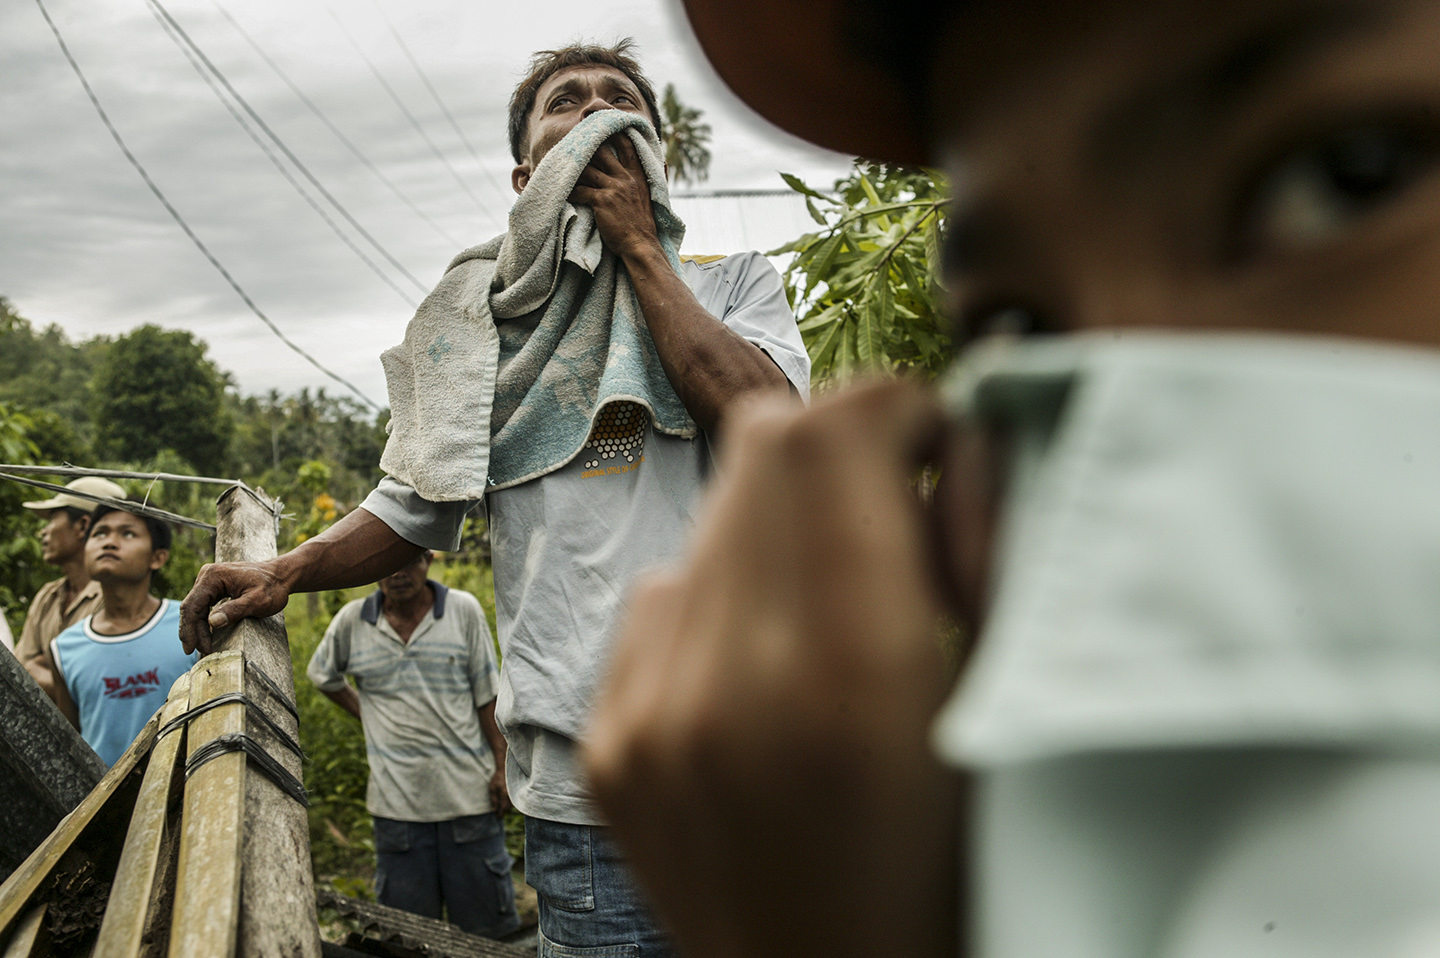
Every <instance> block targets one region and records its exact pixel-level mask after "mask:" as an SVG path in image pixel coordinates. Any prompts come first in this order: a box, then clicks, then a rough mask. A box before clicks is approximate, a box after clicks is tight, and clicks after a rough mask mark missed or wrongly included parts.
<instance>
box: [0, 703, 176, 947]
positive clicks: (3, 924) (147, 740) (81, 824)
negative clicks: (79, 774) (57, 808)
mask: <svg viewBox="0 0 1440 958" xmlns="http://www.w3.org/2000/svg"><path fill="white" fill-rule="evenodd" d="M159 728H160V716H159V715H158V714H157V715H156V716H155V717H154V718H152V719H151V720H150V721H149V722H148V723H146V725H145V727H144V728H143V729H142V730H141V731H140V734H139V735H138V736H137V737H136V738H135V741H134V743H133V744H131V746H130V748H129V749H128V750H126V752H125V754H124V755H122V756H120V760H119V761H117V762H116V763H115V764H114V765H113V766H112V767H111V768H110V771H108V772H106V773H105V777H104V778H102V779H100V784H98V785H96V786H95V788H94V789H92V790H91V792H90V794H88V795H86V796H85V798H84V800H82V801H81V802H80V804H79V805H78V806H76V808H75V810H74V811H73V812H71V813H70V814H69V815H67V816H65V817H64V818H63V819H61V820H60V824H59V825H57V826H56V827H55V830H54V831H53V832H51V833H50V835H49V836H48V837H47V838H46V839H45V840H44V841H43V842H41V844H40V847H39V848H36V849H35V851H34V852H32V853H31V854H30V857H29V858H27V859H25V861H24V862H23V863H21V865H20V867H19V868H17V869H15V871H14V873H12V874H11V875H10V877H9V878H8V879H6V881H5V883H4V884H3V885H0V936H3V935H4V934H5V931H6V930H7V929H8V928H9V927H10V926H11V925H12V924H13V923H14V922H15V920H16V919H17V918H18V917H19V916H20V914H21V912H22V911H24V910H25V906H26V904H27V903H28V902H29V901H30V899H31V897H32V896H33V895H34V894H35V892H36V891H37V890H39V889H40V888H41V886H42V885H43V884H44V883H45V882H46V880H47V879H48V878H50V876H51V873H52V872H54V871H55V870H56V868H57V866H59V865H60V864H61V861H62V859H64V858H65V856H66V853H67V852H69V851H71V846H72V845H75V844H76V843H77V842H79V841H80V840H81V839H82V838H83V837H85V836H86V833H87V830H88V829H90V827H91V825H92V824H96V825H104V824H107V823H108V822H109V821H110V820H112V819H115V818H121V819H122V820H123V819H124V818H128V816H129V808H128V807H126V808H120V807H118V806H119V805H121V804H125V803H121V802H118V801H117V802H116V803H115V806H114V807H110V808H107V807H106V806H107V804H108V803H110V802H111V800H112V799H115V798H117V796H118V795H119V793H120V792H121V791H122V788H123V787H124V786H125V785H126V784H127V780H128V779H129V778H130V777H131V775H132V774H133V773H135V772H136V770H137V768H142V769H143V768H144V762H145V760H146V759H147V758H148V757H149V754H150V746H151V745H153V744H154V743H155V734H156V732H157V731H158V730H159ZM122 829H123V826H122ZM122 833H123V831H122ZM104 837H106V836H99V837H98V838H97V842H98V841H100V840H101V839H103V838H104ZM107 877H108V876H107Z"/></svg>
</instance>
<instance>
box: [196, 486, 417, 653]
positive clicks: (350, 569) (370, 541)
mask: <svg viewBox="0 0 1440 958" xmlns="http://www.w3.org/2000/svg"><path fill="white" fill-rule="evenodd" d="M423 551H425V550H424V547H423V546H418V545H415V544H414V543H411V542H406V541H405V540H404V539H402V538H400V536H399V535H398V534H396V533H395V531H394V530H392V529H391V528H390V527H389V526H387V525H386V524H385V523H384V522H382V521H381V520H380V519H379V518H377V517H376V516H375V515H373V514H371V513H369V512H367V511H366V510H364V509H363V508H362V509H356V510H355V511H354V512H351V513H350V514H349V515H347V516H345V517H344V518H343V519H341V520H340V521H339V522H337V523H335V524H334V525H333V526H331V527H330V528H329V529H326V530H325V531H324V532H322V533H320V534H319V535H318V536H316V537H315V538H313V539H307V540H305V542H304V543H302V544H301V545H299V546H297V547H296V548H294V549H292V550H291V551H289V552H287V553H285V554H284V555H283V556H280V557H278V558H275V559H271V560H270V561H268V562H225V563H219V564H216V565H207V566H205V567H204V568H202V569H201V570H200V574H199V575H198V576H196V577H195V586H194V587H193V588H192V589H191V590H190V594H189V595H187V596H186V597H185V601H184V602H182V603H181V604H180V642H181V644H183V645H184V646H185V651H186V652H193V651H194V650H196V649H199V650H200V654H201V655H209V654H210V652H211V650H212V648H213V647H214V636H213V634H212V630H213V629H223V628H226V627H228V626H231V625H234V624H235V623H236V622H239V621H240V620H241V619H249V618H264V617H265V616H269V615H274V614H276V613H277V612H282V611H284V609H285V603H286V602H287V601H288V600H289V598H290V595H291V594H292V593H295V592H319V591H321V590H322V589H348V588H352V587H354V586H357V585H368V584H369V583H371V582H377V581H379V580H380V579H383V578H385V576H387V575H389V574H390V573H392V572H396V571H398V570H399V569H403V568H404V567H405V566H406V565H408V564H409V563H411V562H412V561H414V559H415V557H416V556H418V555H419V554H420V553H421V552H423Z"/></svg>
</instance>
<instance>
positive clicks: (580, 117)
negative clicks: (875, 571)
mask: <svg viewBox="0 0 1440 958" xmlns="http://www.w3.org/2000/svg"><path fill="white" fill-rule="evenodd" d="M659 125H660V118H659V111H658V109H657V108H656V104H655V96H654V92H653V90H652V89H651V86H650V84H649V82H648V81H647V80H646V79H645V76H644V74H643V73H642V72H641V70H640V68H639V65H638V64H637V63H636V61H635V60H634V58H633V57H632V56H631V55H630V44H629V42H628V41H626V42H622V43H620V44H618V45H616V46H615V47H598V46H588V45H581V46H572V47H568V48H565V49H562V50H556V51H545V52H542V53H539V54H536V56H535V58H534V59H533V61H532V64H531V71H530V74H529V75H528V76H527V77H526V78H525V80H523V81H522V82H521V84H520V86H519V87H518V88H517V89H516V91H515V94H514V96H513V98H512V100H511V104H510V121H509V134H510V145H511V150H512V153H513V154H514V157H515V161H516V164H517V165H516V167H515V170H514V172H513V174H512V177H511V180H512V183H513V185H514V188H515V191H516V192H517V193H518V194H519V199H518V200H517V201H516V203H515V207H514V209H513V210H512V212H511V216H510V229H509V230H508V231H507V232H506V233H505V234H504V235H503V236H499V237H496V238H495V239H493V240H491V241H489V242H487V243H484V244H482V245H480V246H477V247H474V248H472V249H470V250H466V251H464V252H462V253H461V254H460V255H459V256H457V257H456V259H455V260H454V262H452V264H451V266H450V268H449V269H448V270H447V271H446V274H445V276H444V277H443V278H442V280H441V282H440V284H439V285H438V286H437V287H436V289H435V291H434V292H433V293H431V295H430V296H429V297H427V298H426V300H425V302H424V303H422V304H421V307H420V309H419V311H418V312H417V314H416V316H415V319H414V320H412V322H411V324H410V327H409V328H408V329H407V331H406V336H405V342H404V343H402V344H401V345H400V346H398V347H396V348H395V349H392V350H389V351H388V352H387V353H386V354H385V356H384V362H385V368H386V375H387V379H388V381H389V388H390V401H391V407H392V420H391V425H390V431H391V435H390V440H389V442H388V443H387V446H386V451H385V455H384V457H383V458H382V461H381V464H382V466H383V467H384V468H385V471H386V472H387V473H388V477H387V478H386V479H385V480H384V481H382V483H381V484H380V486H379V487H378V488H377V489H376V490H375V491H374V492H373V493H372V494H371V495H370V496H369V497H368V498H367V499H366V500H365V502H364V503H363V504H362V506H361V508H359V509H356V510H355V511H354V512H353V513H351V514H350V515H348V516H346V517H345V518H344V519H342V520H341V521H340V522H339V523H337V524H336V525H335V526H334V527H332V528H331V529H330V530H329V531H327V532H325V533H323V534H322V535H320V536H317V537H315V538H314V539H311V540H308V541H307V542H305V543H304V544H303V545H301V546H299V547H298V548H296V549H295V550H293V551H291V552H290V553H287V554H286V555H283V556H280V557H279V558H277V559H274V560H272V561H270V562H266V563H253V564H251V563H234V564H224V565H213V566H207V567H206V568H205V569H204V570H202V572H201V574H200V576H199V577H198V579H197V580H196V584H195V588H194V590H193V591H192V592H191V594H190V596H189V597H188V598H187V599H186V600H185V604H184V609H183V626H182V638H183V640H184V642H185V643H186V647H187V648H193V647H198V648H200V649H201V651H204V652H208V651H209V649H210V644H211V634H210V630H211V628H212V627H213V628H223V627H225V626H227V625H229V624H230V623H232V622H234V621H236V620H237V619H239V618H242V617H246V616H266V615H273V614H275V613H277V612H279V611H280V610H282V609H283V608H284V607H285V602H286V600H287V599H288V597H289V596H290V595H291V594H292V593H294V592H307V591H316V590H321V589H334V588H345V587H351V586H358V585H364V584H366V583H369V582H373V581H375V580H377V579H379V578H382V577H383V576H385V575H388V574H390V573H391V572H394V571H395V570H397V569H399V568H401V567H403V566H404V565H406V564H407V563H408V562H410V561H411V560H413V559H414V558H415V557H416V556H417V555H418V554H419V553H420V552H421V551H422V550H424V549H427V548H428V549H438V550H450V549H454V548H455V547H456V546H457V545H458V544H459V540H460V533H461V529H462V527H463V525H464V521H465V518H466V516H467V514H469V513H470V512H472V511H474V510H476V509H480V510H484V514H485V515H486V516H487V518H488V521H489V523H490V535H491V542H492V549H493V562H494V571H495V598H496V615H497V626H498V629H497V631H498V633H499V640H500V644H501V649H502V651H503V653H504V661H503V666H502V671H501V679H500V693H499V697H498V700H497V706H496V717H497V719H498V720H499V723H500V726H501V728H502V730H503V731H504V733H505V737H506V739H507V742H508V745H509V758H508V763H507V778H508V785H509V790H510V795H511V798H512V800H513V802H514V804H515V806H516V807H517V808H519V809H520V811H522V812H524V813H525V815H526V855H525V858H526V878H527V880H528V881H529V882H530V884H531V885H533V886H534V887H535V888H536V890H537V891H538V892H539V898H540V955H541V956H545V955H551V954H560V953H563V954H566V955H570V954H578V953H589V951H588V950H589V949H592V948H593V949H605V953H606V954H633V953H638V954H643V955H646V956H649V955H664V954H667V953H668V945H667V943H666V941H665V939H664V936H663V935H662V934H661V933H660V932H659V930H658V929H657V927H656V926H655V924H654V922H653V921H652V920H651V918H650V917H649V912H648V908H647V906H646V905H645V904H644V903H643V902H642V901H641V900H640V899H639V897H638V895H637V893H636V891H635V889H634V886H633V884H632V883H631V881H630V879H629V876H628V873H627V871H626V869H625V867H624V864H623V862H621V860H620V858H619V856H618V854H617V853H616V852H615V851H614V849H613V847H612V846H611V844H610V842H609V840H608V837H607V834H606V831H605V829H603V828H599V827H597V826H599V825H601V824H602V820H601V818H600V815H599V813H598V811H597V810H596V809H595V807H594V805H593V803H592V802H591V798H590V794H589V789H588V786H587V784H586V782H585V780H584V777H583V774H582V772H581V770H580V769H579V766H578V764H577V762H576V759H575V743H576V742H577V740H578V739H579V737H580V734H581V732H582V730H583V729H584V727H585V723H586V721H587V719H588V717H589V713H590V708H591V702H592V699H593V695H594V690H595V688H596V685H597V683H598V682H599V680H600V679H601V678H602V677H603V674H604V672H605V670H606V667H607V664H608V661H609V654H610V636H611V632H612V628H613V624H614V622H615V619H616V617H617V615H618V614H619V612H620V611H621V604H622V597H623V596H624V595H625V592H626V590H627V587H628V585H629V583H630V581H631V580H632V579H633V578H634V577H635V576H636V575H637V574H638V573H639V572H640V571H641V570H643V569H645V568H647V567H650V566H653V565H655V564H656V563H659V562H663V561H666V560H669V559H672V558H674V557H675V556H676V555H678V553H679V552H680V549H681V547H682V545H683V543H684V541H685V539H686V537H687V535H688V533H689V530H690V527H691V525H692V513H693V511H694V507H695V502H696V499H697V497H698V494H699V492H700V489H701V487H702V485H703V482H704V480H705V477H706V476H707V475H708V474H709V472H710V471H711V456H712V449H711V444H712V443H713V441H714V439H715V437H716V435H717V432H718V431H719V430H720V429H722V428H723V424H724V421H725V416H726V414H727V412H728V411H729V410H731V409H732V408H733V407H734V406H735V404H736V403H737V402H738V401H740V400H741V399H742V398H743V397H747V396H752V395H755V394H758V393H765V392H771V393H776V394H780V395H785V394H788V393H793V394H795V395H798V396H800V397H806V396H808V392H809V360H808V359H807V357H806V354H805V349H804V345H803V343H802V341H801V338H800V332H799V329H798V328H797V326H796V323H795V318H794V316H793V314H792V313H791V311H790V308H789V305H788V303H787V301H786V298H785V292H784V289H783V286H782V284H781V281H780V277H779V275H778V274H777V273H776V272H775V270H774V268H773V267H771V266H770V264H769V263H768V262H767V261H766V260H765V258H764V257H763V256H761V255H760V254H759V253H755V252H749V253H741V254H738V255H734V256H728V257H725V258H724V259H721V260H718V261H714V262H708V263H705V264H703V265H700V264H697V263H695V262H686V263H683V264H682V263H681V261H680V260H679V258H678V249H679V244H680V240H681V239H682V237H683V235H684V225H683V224H682V223H681V222H680V221H679V219H678V218H677V217H675V215H674V213H673V211H671V209H670V207H669V194H668V191H667V189H666V183H665V175H664V167H663V164H662V162H661V160H660V155H661V153H660V148H659V140H658V127H659ZM217 603H220V605H219V607H218V608H216V605H217ZM557 949H558V950H557ZM577 949H578V950H577Z"/></svg>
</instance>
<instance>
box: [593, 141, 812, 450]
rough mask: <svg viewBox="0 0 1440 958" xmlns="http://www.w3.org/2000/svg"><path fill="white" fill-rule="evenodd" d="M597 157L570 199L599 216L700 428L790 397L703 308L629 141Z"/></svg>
mask: <svg viewBox="0 0 1440 958" xmlns="http://www.w3.org/2000/svg"><path fill="white" fill-rule="evenodd" d="M612 142H613V144H614V145H615V148H616V150H617V152H618V154H619V155H618V157H617V156H616V155H615V154H613V153H611V152H610V150H608V149H601V150H600V151H599V152H597V153H596V154H595V158H594V159H593V160H592V161H591V163H590V166H588V167H586V169H585V172H584V173H583V174H582V175H581V177H580V181H579V184H578V185H577V186H576V187H575V191H574V193H572V194H571V201H572V202H575V203H582V204H584V205H586V206H589V207H591V208H592V209H593V210H594V211H595V223H596V225H597V226H598V227H599V229H600V237H601V239H602V240H603V241H604V243H605V246H606V247H607V248H608V249H610V250H611V251H612V252H614V253H615V254H616V255H617V256H619V257H620V258H621V260H622V261H623V262H624V264H625V269H626V271H627V272H628V273H629V274H630V280H631V283H632V284H633V285H634V287H635V295H636V298H637V299H639V301H640V311H641V312H642V313H644V315H645V325H646V326H647V327H649V330H650V337H651V338H652V339H653V340H654V341H655V349H656V351H657V352H658V353H659V354H660V364H661V365H662V366H663V367H665V375H666V376H667V377H668V378H669V380H670V384H671V385H672V386H674V387H675V393H676V395H678V396H679V397H680V401H681V402H683V403H684V404H685V408H686V409H687V410H689V411H690V415H691V417H692V418H694V420H695V422H696V424H697V425H699V426H700V428H701V429H703V430H705V432H706V433H708V434H710V435H712V436H713V435H716V430H717V428H718V426H719V424H720V421H721V419H722V418H723V416H724V414H725V412H726V411H727V410H728V409H729V408H730V407H731V406H732V405H733V404H734V403H735V401H736V400H738V399H740V398H741V397H743V396H746V395H747V394H750V393H754V392H756V391H759V390H773V391H775V392H782V393H783V392H785V391H786V390H787V389H788V388H789V380H787V379H786V378H785V374H784V373H783V372H781V370H780V367H779V366H776V365H775V363H774V361H772V360H771V359H770V357H769V356H767V355H766V354H765V352H764V350H762V349H760V348H759V347H758V346H756V345H755V344H753V343H751V342H749V341H748V340H746V339H745V338H744V337H742V336H740V335H739V334H738V333H736V332H735V331H734V330H732V329H730V328H729V327H728V326H726V325H725V324H724V323H722V322H720V320H719V319H717V318H715V317H714V316H712V315H711V314H710V313H709V312H708V311H707V310H706V309H705V307H703V306H701V305H700V303H699V301H698V300H697V299H696V298H695V294H694V293H693V292H691V291H690V287H689V286H687V285H686V284H685V281H684V280H683V279H681V278H680V276H679V275H678V274H677V273H676V272H675V270H674V269H672V268H671V266H670V263H669V261H668V260H666V258H665V251H664V249H663V248H662V247H661V245H660V239H659V234H658V232H657V229H656V226H655V215H654V213H653V212H652V210H651V208H650V187H649V185H648V183H647V182H646V180H645V174H644V171H643V170H642V168H641V166H640V160H639V157H637V156H636V154H635V145H634V144H633V143H632V142H631V141H630V139H629V138H628V137H624V136H621V137H616V138H614V140H613V141H612Z"/></svg>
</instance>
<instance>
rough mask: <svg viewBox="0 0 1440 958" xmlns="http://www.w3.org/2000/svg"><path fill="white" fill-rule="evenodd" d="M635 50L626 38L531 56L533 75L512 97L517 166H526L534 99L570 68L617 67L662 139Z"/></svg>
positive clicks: (512, 140)
mask: <svg viewBox="0 0 1440 958" xmlns="http://www.w3.org/2000/svg"><path fill="white" fill-rule="evenodd" d="M634 48H635V41H634V40H632V39H631V38H629V37H626V38H625V39H623V40H621V41H620V42H619V43H617V44H615V45H614V46H613V47H605V46H600V45H599V44H593V43H576V44H571V45H570V46H568V47H562V48H561V49H559V50H541V51H540V52H539V53H536V54H535V55H534V56H532V57H531V58H530V72H529V73H528V74H526V76H525V79H523V80H521V81H520V85H519V86H517V87H516V88H515V92H514V93H513V94H511V96H510V123H509V129H508V132H509V134H510V153H511V155H512V156H514V157H515V162H516V163H524V162H525V147H526V145H527V144H526V139H527V138H528V136H529V133H530V111H531V110H532V109H533V108H534V107H535V95H536V94H537V93H539V92H540V87H542V86H544V84H545V81H546V80H548V79H550V78H551V77H552V76H554V75H555V74H557V73H559V72H560V71H561V70H564V69H567V68H569V67H583V66H589V65H591V64H594V65H598V66H602V67H614V68H615V69H616V70H619V71H620V72H621V73H623V74H625V75H626V76H627V77H629V78H630V82H631V83H633V84H635V86H636V88H637V89H638V90H639V91H640V96H641V98H642V99H644V101H645V106H646V108H647V109H649V111H650V119H651V121H652V122H653V123H654V124H655V135H656V136H661V135H662V132H661V131H662V125H661V122H660V106H659V104H658V103H657V102H656V100H655V89H654V87H652V86H651V85H650V81H649V80H648V79H646V78H645V73H644V71H642V70H641V69H640V63H639V61H637V60H636V59H635V58H634V57H633V56H631V55H630V53H631V51H632V50H633V49H634Z"/></svg>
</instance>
